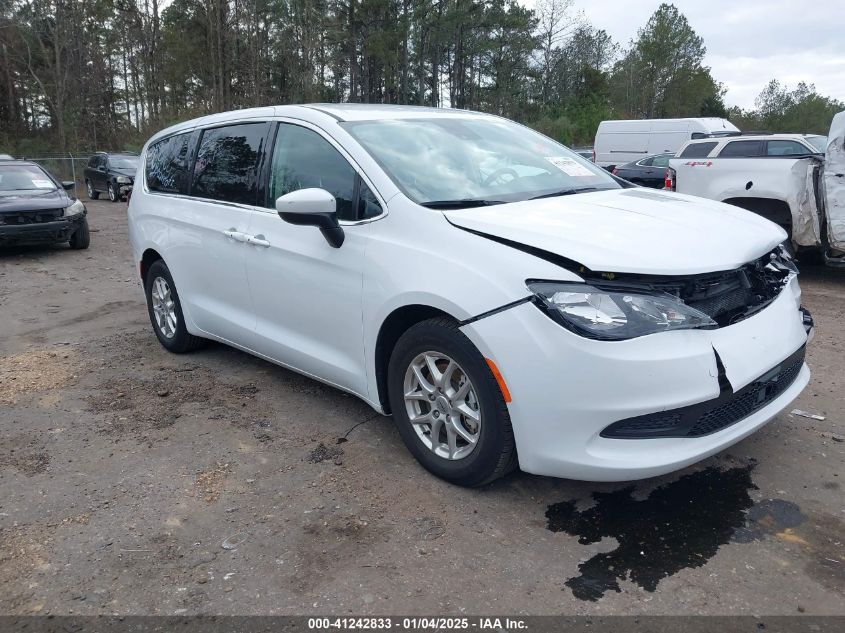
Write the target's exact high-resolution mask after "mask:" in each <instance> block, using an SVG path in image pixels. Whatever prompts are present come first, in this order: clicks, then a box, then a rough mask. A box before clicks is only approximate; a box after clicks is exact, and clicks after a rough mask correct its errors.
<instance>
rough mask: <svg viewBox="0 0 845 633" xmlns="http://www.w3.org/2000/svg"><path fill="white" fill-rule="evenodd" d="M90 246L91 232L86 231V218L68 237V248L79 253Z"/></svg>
mask: <svg viewBox="0 0 845 633" xmlns="http://www.w3.org/2000/svg"><path fill="white" fill-rule="evenodd" d="M90 245H91V232H90V231H89V230H88V218H83V219H82V223H81V224H80V225H79V227H78V228H77V229H76V230H75V231H74V232H73V235H71V236H70V247H71V248H72V249H74V250H77V251H80V250H84V249H86V248H88V247H89V246H90Z"/></svg>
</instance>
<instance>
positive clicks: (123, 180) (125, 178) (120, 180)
mask: <svg viewBox="0 0 845 633" xmlns="http://www.w3.org/2000/svg"><path fill="white" fill-rule="evenodd" d="M115 180H116V181H117V182H118V183H120V184H121V185H128V184H129V183H130V182H132V179H131V178H130V177H129V176H118V177H117V178H115Z"/></svg>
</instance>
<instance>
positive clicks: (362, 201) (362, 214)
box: [358, 180, 381, 220]
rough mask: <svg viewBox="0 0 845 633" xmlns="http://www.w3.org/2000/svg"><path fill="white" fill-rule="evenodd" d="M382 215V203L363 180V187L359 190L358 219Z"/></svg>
mask: <svg viewBox="0 0 845 633" xmlns="http://www.w3.org/2000/svg"><path fill="white" fill-rule="evenodd" d="M379 215H381V205H380V204H379V202H378V199H377V198H376V196H375V194H374V193H373V192H372V191H371V190H370V188H369V187H368V186H367V185H366V183H365V182H364V181H363V180H362V181H361V189H360V191H359V192H358V219H359V220H366V219H367V218H375V217H377V216H379Z"/></svg>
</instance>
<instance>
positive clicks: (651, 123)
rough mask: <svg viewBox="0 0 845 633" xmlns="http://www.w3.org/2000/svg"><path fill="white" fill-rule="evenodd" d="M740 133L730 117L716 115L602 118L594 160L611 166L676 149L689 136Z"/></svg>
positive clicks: (699, 136) (673, 151)
mask: <svg viewBox="0 0 845 633" xmlns="http://www.w3.org/2000/svg"><path fill="white" fill-rule="evenodd" d="M739 133H740V132H739V129H737V127H736V126H735V125H733V124H732V123H731V122H730V121H728V120H726V119H719V118H716V117H705V118H698V119H642V120H628V121H602V122H601V123H600V124H599V129H598V130H597V131H596V142H595V144H594V152H595V162H596V164H597V165H601V166H602V167H607V168H608V169H612V168H613V167H616V166H618V165H624V164H625V163H630V162H633V161H635V160H639V159H641V158H644V157H646V156H651V155H652V154H667V153H675V152H677V151H678V149H680V147H681V145H683V144H684V143H686V142H687V141H689V140H690V139H696V138H705V137H708V136H732V135H735V134H739Z"/></svg>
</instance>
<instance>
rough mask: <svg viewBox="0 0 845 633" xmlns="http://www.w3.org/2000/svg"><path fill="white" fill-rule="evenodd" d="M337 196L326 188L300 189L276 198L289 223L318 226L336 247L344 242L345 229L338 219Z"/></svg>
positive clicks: (279, 211) (278, 208)
mask: <svg viewBox="0 0 845 633" xmlns="http://www.w3.org/2000/svg"><path fill="white" fill-rule="evenodd" d="M335 207H336V205H335V198H334V196H333V195H332V194H330V193H329V192H328V191H326V190H325V189H300V190H299V191H291V192H290V193H286V194H285V195H283V196H281V197H279V198H277V199H276V211H277V212H278V213H279V216H280V217H281V218H282V219H283V220H284V221H285V222H288V223H289V224H296V225H299V226H316V227H318V228H319V229H320V232H321V233H322V234H323V237H325V238H326V241H327V242H328V243H329V244H331V245H332V246H333V247H335V248H340V246H341V245H342V244H343V239H344V234H343V229H342V228H341V226H340V224H339V223H338V221H337V211H336V210H335Z"/></svg>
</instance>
